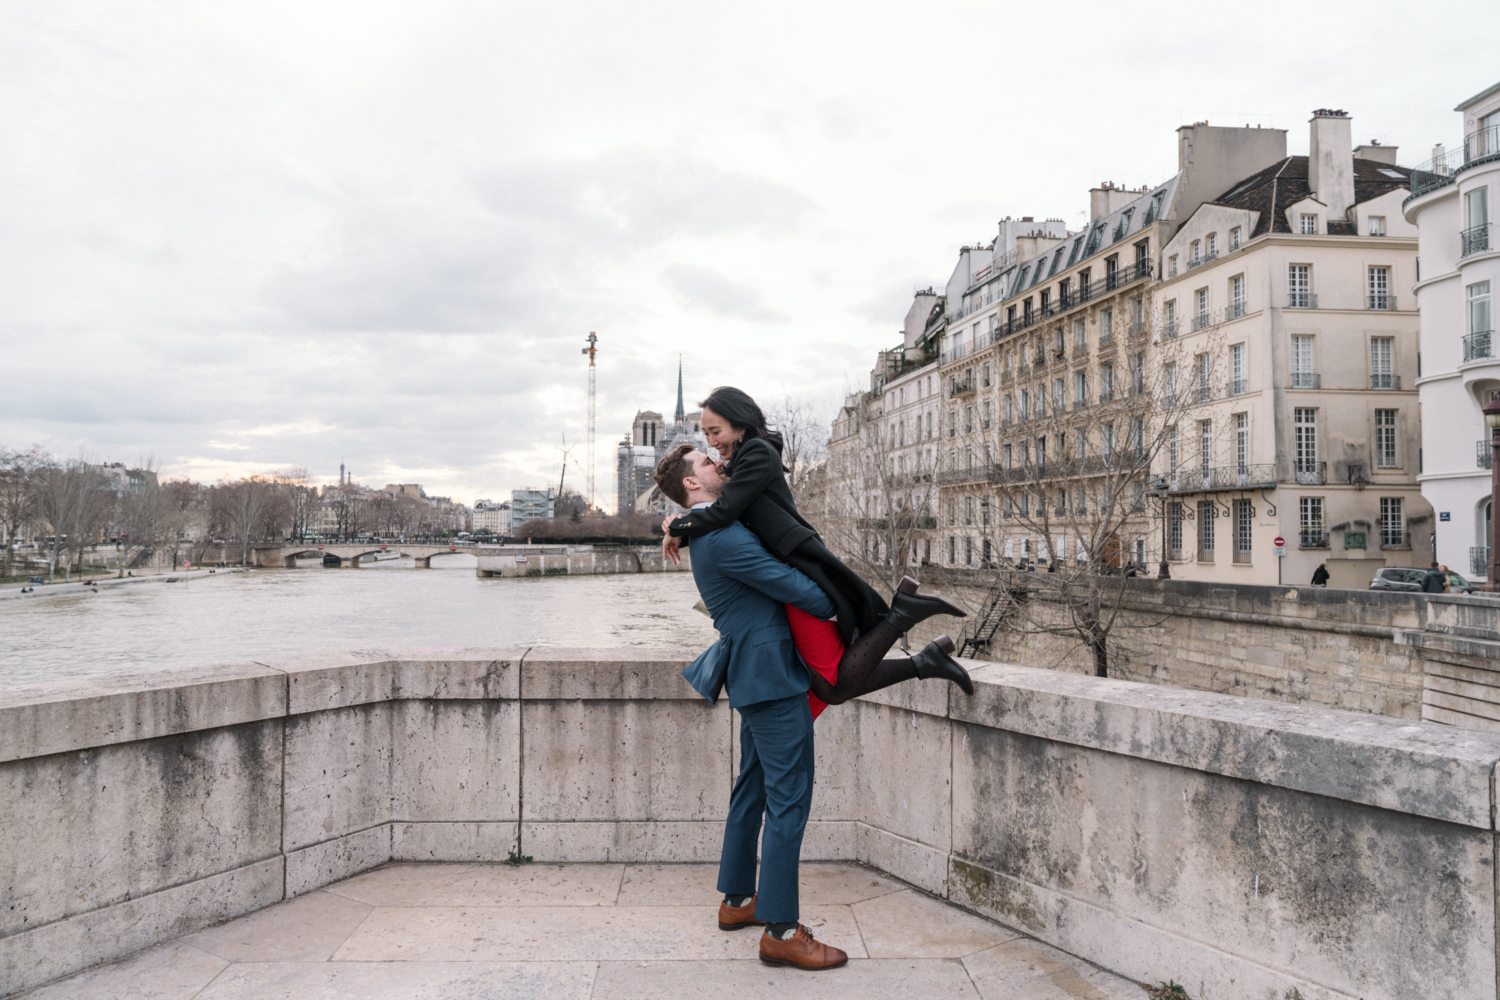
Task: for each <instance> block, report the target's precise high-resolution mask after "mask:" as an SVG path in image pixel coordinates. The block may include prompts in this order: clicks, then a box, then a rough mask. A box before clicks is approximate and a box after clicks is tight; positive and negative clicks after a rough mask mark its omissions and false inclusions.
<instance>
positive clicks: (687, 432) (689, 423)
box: [615, 361, 708, 514]
mask: <svg viewBox="0 0 1500 1000" xmlns="http://www.w3.org/2000/svg"><path fill="white" fill-rule="evenodd" d="M684 442H686V443H690V444H692V445H694V446H695V447H697V448H700V449H704V450H706V449H707V447H708V446H707V443H706V442H705V440H704V438H703V426H702V413H701V411H698V410H694V411H692V412H688V411H687V409H686V408H685V407H684V405H683V396H682V364H681V362H680V361H679V362H678V365H677V409H676V410H675V411H674V413H673V415H672V421H671V422H670V423H667V422H666V421H665V420H664V419H663V418H662V415H661V414H660V413H657V412H656V411H654V410H639V411H637V412H636V415H635V420H634V421H632V423H631V428H630V436H629V437H628V438H626V439H624V440H622V441H621V442H620V443H619V445H618V446H617V447H616V449H615V512H616V513H619V514H626V513H631V512H635V513H658V514H665V513H668V512H669V511H670V510H672V509H675V505H674V504H672V502H671V501H670V500H668V499H667V498H666V497H664V496H663V495H662V492H661V490H660V489H658V488H657V486H656V480H655V479H654V478H653V477H654V475H655V472H656V464H657V463H658V462H660V461H661V459H662V457H663V456H665V455H666V454H667V452H669V451H671V450H672V449H673V448H674V447H676V446H677V445H679V444H682V443H684Z"/></svg>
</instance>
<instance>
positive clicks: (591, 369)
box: [583, 330, 682, 511]
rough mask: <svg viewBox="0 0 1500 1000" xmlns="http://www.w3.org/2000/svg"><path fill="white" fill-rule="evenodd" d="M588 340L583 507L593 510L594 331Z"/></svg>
mask: <svg viewBox="0 0 1500 1000" xmlns="http://www.w3.org/2000/svg"><path fill="white" fill-rule="evenodd" d="M588 340H589V346H587V347H585V348H584V349H583V353H584V354H587V355H588V356H589V446H588V455H589V457H588V465H587V466H585V468H587V469H588V474H589V475H588V482H589V486H588V489H589V495H588V507H587V508H585V509H586V510H589V511H592V510H594V372H595V368H594V355H595V354H596V353H598V350H597V348H595V347H594V345H595V344H597V343H598V342H599V338H598V337H597V336H596V335H595V334H594V331H592V330H590V331H589V337H588ZM681 395H682V391H681V389H679V390H678V396H679V397H680V396H681ZM677 408H678V409H679V410H680V409H682V404H681V402H679V403H678V404H677Z"/></svg>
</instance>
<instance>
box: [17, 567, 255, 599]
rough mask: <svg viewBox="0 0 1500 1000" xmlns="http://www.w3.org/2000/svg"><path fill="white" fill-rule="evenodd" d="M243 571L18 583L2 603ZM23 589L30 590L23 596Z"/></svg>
mask: <svg viewBox="0 0 1500 1000" xmlns="http://www.w3.org/2000/svg"><path fill="white" fill-rule="evenodd" d="M245 572H248V570H243V569H185V570H170V569H169V570H162V571H160V572H148V573H143V574H141V575H139V576H127V577H123V578H121V577H111V578H110V579H107V580H94V581H93V582H92V583H91V584H90V585H89V586H84V585H83V583H82V581H79V580H73V581H71V582H68V583H64V582H63V579H62V577H60V576H59V577H58V578H57V579H56V580H55V581H54V582H52V583H37V584H14V585H12V586H8V587H6V588H5V589H3V590H0V601H5V600H26V601H30V600H36V599H38V598H44V597H70V596H77V595H78V594H87V593H94V594H97V593H100V592H102V591H105V590H115V589H118V588H120V587H134V586H137V585H141V584H151V583H183V582H185V581H188V580H202V579H206V578H208V577H210V576H227V575H228V574H230V573H245ZM23 590H26V591H29V592H28V593H22V591H23Z"/></svg>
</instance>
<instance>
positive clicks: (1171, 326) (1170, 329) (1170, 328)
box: [1161, 319, 1177, 340]
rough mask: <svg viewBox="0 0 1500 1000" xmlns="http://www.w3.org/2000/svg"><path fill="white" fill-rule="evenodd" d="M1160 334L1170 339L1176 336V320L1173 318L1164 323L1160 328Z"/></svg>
mask: <svg viewBox="0 0 1500 1000" xmlns="http://www.w3.org/2000/svg"><path fill="white" fill-rule="evenodd" d="M1161 335H1162V336H1163V337H1166V338H1167V339H1168V340H1171V339H1172V338H1173V337H1176V336H1177V321H1176V320H1175V319H1174V320H1170V321H1168V322H1167V323H1166V324H1165V325H1163V326H1162V328H1161Z"/></svg>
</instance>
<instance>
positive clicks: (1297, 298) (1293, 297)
mask: <svg viewBox="0 0 1500 1000" xmlns="http://www.w3.org/2000/svg"><path fill="white" fill-rule="evenodd" d="M1286 307H1287V308H1288V309H1316V308H1318V297H1317V296H1316V295H1314V294H1313V293H1312V292H1288V293H1287V296H1286Z"/></svg>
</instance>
